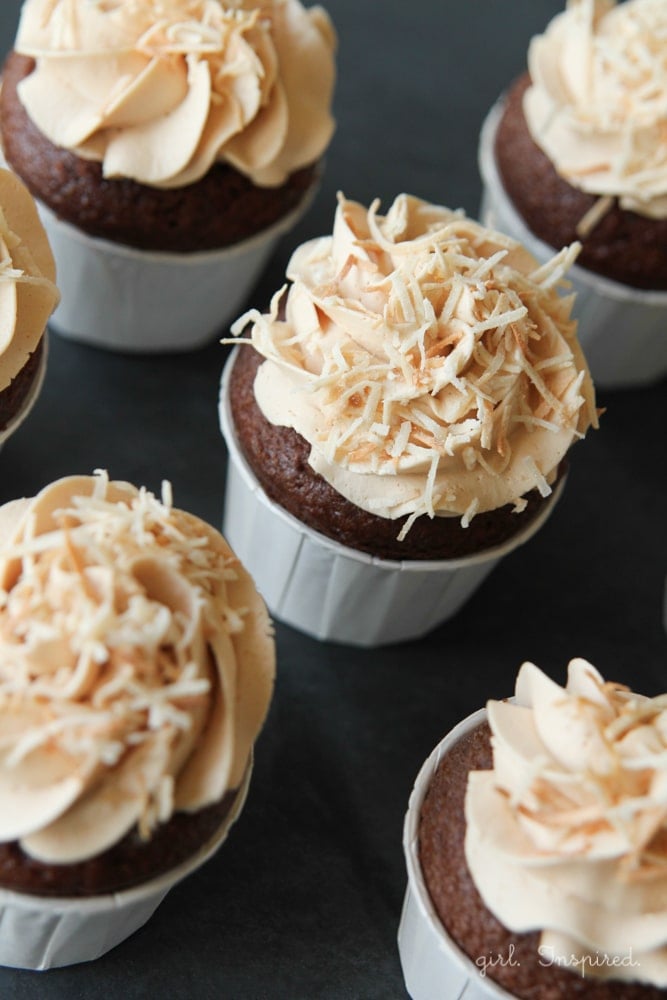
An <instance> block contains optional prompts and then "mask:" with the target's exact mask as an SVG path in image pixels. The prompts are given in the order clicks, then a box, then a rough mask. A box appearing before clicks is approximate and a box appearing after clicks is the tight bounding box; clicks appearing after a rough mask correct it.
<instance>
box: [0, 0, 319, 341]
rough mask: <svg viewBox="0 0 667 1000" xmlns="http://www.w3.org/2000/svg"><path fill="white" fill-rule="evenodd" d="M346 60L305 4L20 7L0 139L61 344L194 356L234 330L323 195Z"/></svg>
mask: <svg viewBox="0 0 667 1000" xmlns="http://www.w3.org/2000/svg"><path fill="white" fill-rule="evenodd" d="M334 48H335V37H334V31H333V28H332V25H331V23H330V21H329V18H328V16H327V15H326V14H325V12H324V11H323V10H322V8H320V7H312V8H309V9H305V8H304V7H303V6H302V5H301V3H300V2H299V0H266V2H263V3H260V2H255V0H234V2H230V3H223V2H221V0H169V2H167V3H165V2H159V0H150V2H147V3H141V4H138V3H133V2H128V0H121V2H118V3H111V4H98V3H89V2H87V0H74V2H70V0H56V2H53V0H25V3H24V4H23V8H22V14H21V20H20V23H19V27H18V33H17V37H16V42H15V47H14V51H13V52H11V53H10V55H9V57H8V59H7V61H6V64H5V67H4V72H3V87H2V96H1V101H0V127H1V131H2V142H3V146H4V153H5V157H6V159H7V161H8V163H9V165H10V166H11V167H12V168H13V169H14V170H15V171H16V173H18V174H19V176H21V177H22V178H23V180H24V181H25V183H26V184H27V185H28V187H29V188H30V190H31V191H32V193H33V194H34V196H35V197H36V198H37V199H38V201H39V204H40V206H41V208H42V211H43V215H44V219H45V222H46V225H47V228H48V230H49V233H50V234H51V233H52V234H53V235H52V242H53V245H54V252H55V254H56V259H57V261H58V267H59V278H60V281H61V290H62V297H63V302H62V305H61V307H60V309H59V310H58V312H57V314H56V316H55V319H54V322H55V326H56V328H57V329H58V330H59V331H60V332H62V333H65V334H69V335H71V336H73V337H76V338H78V339H85V340H88V341H90V342H92V343H95V344H100V345H102V346H106V347H111V348H114V347H115V348H119V349H125V350H137V351H147V350H179V349H181V350H182V349H186V348H190V347H193V346H197V345H198V344H201V343H204V342H205V341H206V340H207V339H209V338H210V337H211V336H212V334H213V333H214V332H215V331H216V330H218V329H219V328H220V327H221V326H222V325H223V324H224V323H225V322H226V320H227V319H228V318H231V317H233V316H234V315H235V314H236V312H237V311H238V308H239V306H240V304H241V303H242V302H243V300H244V298H245V296H246V295H247V293H248V291H249V288H250V287H251V285H252V282H253V281H254V280H255V279H256V277H257V275H258V273H259V270H260V269H261V267H262V266H263V264H264V262H265V261H266V259H267V258H268V255H269V254H270V252H271V250H272V248H273V246H274V245H275V242H276V240H277V238H278V237H279V236H280V235H281V234H282V233H283V232H285V231H286V230H287V229H288V228H289V227H290V226H292V225H293V224H294V222H295V221H296V219H297V217H298V216H299V214H300V213H301V212H302V211H304V210H305V208H306V206H307V204H308V201H309V198H310V196H311V194H312V193H313V191H314V186H315V184H316V182H317V180H318V172H319V169H320V162H321V158H322V154H323V153H324V151H325V149H326V147H327V145H328V143H329V141H330V139H331V135H332V132H333V121H332V118H331V111H330V105H331V98H332V91H333V83H334Z"/></svg>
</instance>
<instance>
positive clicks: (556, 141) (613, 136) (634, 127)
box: [524, 0, 667, 219]
mask: <svg viewBox="0 0 667 1000" xmlns="http://www.w3.org/2000/svg"><path fill="white" fill-rule="evenodd" d="M528 68H529V71H530V76H531V80H532V86H531V87H530V88H529V90H528V91H527V92H526V94H525V97H524V112H525V116H526V121H527V124H528V128H529V130H530V132H531V134H532V137H533V139H534V140H535V142H536V143H537V144H538V145H539V146H540V147H541V148H542V150H543V151H544V152H545V153H546V154H547V156H548V157H549V159H550V160H551V161H552V163H553V165H554V167H555V169H556V170H557V171H558V173H559V174H560V175H561V176H562V177H563V178H564V179H565V180H566V181H567V182H568V183H569V184H571V185H572V186H573V187H576V188H580V189H581V190H583V191H586V192H588V193H589V194H596V195H600V197H601V198H603V199H607V200H608V201H610V200H613V199H614V198H618V201H619V204H620V206H621V207H622V208H624V209H629V210H631V211H633V212H637V213H639V214H641V215H645V216H649V217H651V218H657V219H664V218H665V217H667V4H665V2H664V0H626V2H625V3H621V4H618V5H616V4H615V3H613V2H612V0H571V2H570V3H569V4H568V6H567V9H566V10H565V11H563V12H562V13H561V14H559V15H557V16H556V17H555V18H554V19H553V20H552V21H551V23H550V24H549V25H548V27H547V29H546V31H545V32H544V34H543V35H539V36H537V37H536V38H534V39H533V40H532V42H531V44H530V48H529V52H528Z"/></svg>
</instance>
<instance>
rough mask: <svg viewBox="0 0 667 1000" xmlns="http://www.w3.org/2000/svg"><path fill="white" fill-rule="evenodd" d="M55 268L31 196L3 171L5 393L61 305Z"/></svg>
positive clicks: (0, 354) (0, 255)
mask: <svg viewBox="0 0 667 1000" xmlns="http://www.w3.org/2000/svg"><path fill="white" fill-rule="evenodd" d="M55 279H56V268H55V264H54V260H53V254H52V253H51V248H50V246H49V241H48V239H47V236H46V233H45V232H44V227H43V226H42V224H41V222H40V220H39V216H38V214H37V209H36V207H35V203H34V201H33V199H32V196H31V195H30V193H29V192H28V190H27V188H26V187H25V186H24V185H23V184H22V183H21V181H19V179H18V178H17V177H16V176H15V175H14V174H13V173H11V172H10V171H9V170H0V390H2V389H6V388H7V386H8V385H9V384H10V382H11V381H12V379H13V378H14V377H15V376H16V375H18V373H19V372H20V370H21V369H22V368H23V366H24V365H25V363H26V361H27V360H28V358H29V356H30V355H31V354H32V353H33V351H34V350H35V348H36V347H37V345H38V343H39V341H40V339H41V337H42V335H43V333H44V328H45V327H46V323H47V320H48V318H49V316H50V315H51V313H52V312H53V310H54V309H55V307H56V305H57V304H58V298H59V295H58V289H57V288H56V286H55Z"/></svg>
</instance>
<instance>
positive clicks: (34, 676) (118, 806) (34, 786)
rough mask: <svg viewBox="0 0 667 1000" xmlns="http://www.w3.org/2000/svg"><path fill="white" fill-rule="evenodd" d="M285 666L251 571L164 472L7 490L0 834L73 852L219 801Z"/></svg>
mask: <svg viewBox="0 0 667 1000" xmlns="http://www.w3.org/2000/svg"><path fill="white" fill-rule="evenodd" d="M273 675H274V647H273V640H272V635H271V628H270V624H269V620H268V617H267V614H266V610H265V607H264V604H263V602H262V601H261V599H260V598H259V596H258V595H257V592H256V590H255V588H254V585H253V584H252V581H251V580H250V578H249V576H248V574H247V573H246V572H245V570H243V568H242V567H241V566H240V565H239V563H238V560H237V559H236V558H235V557H234V555H233V554H232V552H231V550H230V549H229V547H228V546H227V544H226V542H225V541H224V539H223V538H222V537H221V536H220V535H219V534H218V532H216V531H214V530H213V529H212V528H211V527H209V526H208V525H207V524H205V523H204V522H203V521H200V520H199V519H198V518H196V517H194V516H192V515H190V514H187V513H185V512H183V511H180V510H176V509H174V508H173V507H172V505H171V497H170V490H169V488H168V485H167V484H165V487H164V488H163V498H162V500H158V499H157V498H156V497H154V496H153V495H152V494H151V493H149V492H148V491H146V490H145V489H140V490H139V489H136V488H135V487H134V486H131V485H130V484H128V483H122V482H109V480H108V478H107V476H106V475H105V474H103V473H98V474H97V475H96V476H95V477H70V478H67V479H62V480H59V481H57V482H55V483H53V484H51V485H50V486H48V487H46V489H44V490H42V492H41V493H39V494H38V495H37V496H36V497H34V498H33V499H30V500H20V501H14V502H13V503H11V504H7V505H5V507H2V508H0V720H1V725H0V841H13V840H18V841H20V844H21V846H22V848H23V849H24V850H25V851H26V852H27V854H29V855H31V856H32V857H35V858H37V859H39V860H41V861H44V862H48V863H56V864H63V863H72V862H76V861H81V860H85V859H86V858H89V857H93V856H95V855H97V854H99V853H101V852H102V851H104V850H106V849H107V848H108V847H110V846H112V845H113V844H114V843H116V842H117V841H118V840H120V839H121V838H122V837H123V836H124V835H125V834H126V833H127V832H128V831H129V830H131V829H132V828H133V827H135V826H137V827H138V829H139V831H140V833H141V834H142V836H144V837H145V838H148V837H149V836H150V833H151V831H152V829H153V828H154V827H155V826H156V825H157V824H159V823H162V822H164V821H166V820H167V819H168V818H169V817H170V816H171V814H172V812H174V811H175V810H185V811H189V812H193V811H196V810H198V809H201V808H203V807H205V806H207V805H209V804H212V803H214V802H217V801H219V800H220V799H221V798H222V796H223V795H224V793H225V792H226V791H228V790H232V789H235V788H237V787H238V786H239V784H240V782H241V779H242V777H243V774H244V771H245V769H246V767H247V766H248V762H249V757H250V753H251V749H252V744H253V741H254V739H255V737H256V736H257V733H258V731H259V729H260V728H261V725H262V723H263V720H264V717H265V714H266V711H267V708H268V704H269V700H270V697H271V691H272V684H273Z"/></svg>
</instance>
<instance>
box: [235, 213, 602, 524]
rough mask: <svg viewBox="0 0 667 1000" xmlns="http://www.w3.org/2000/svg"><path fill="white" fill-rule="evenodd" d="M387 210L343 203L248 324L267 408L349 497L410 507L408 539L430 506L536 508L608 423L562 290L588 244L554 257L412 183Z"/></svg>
mask: <svg viewBox="0 0 667 1000" xmlns="http://www.w3.org/2000/svg"><path fill="white" fill-rule="evenodd" d="M378 208H379V205H378V203H377V202H375V203H374V204H373V205H372V206H371V207H370V209H369V210H368V211H367V210H366V209H365V208H363V207H362V206H361V205H359V204H357V203H355V202H351V201H348V200H346V199H345V198H344V197H342V196H340V197H339V204H338V209H337V212H336V218H335V223H334V229H333V235H332V236H330V237H325V238H322V239H317V240H313V241H310V242H308V243H306V244H304V245H303V246H301V247H300V248H299V249H297V251H296V252H295V253H294V255H293V256H292V259H291V261H290V262H289V265H288V269H287V277H288V278H289V279H290V280H291V285H290V287H289V288H288V289H282V290H281V291H280V292H278V293H277V294H276V295H275V296H274V299H273V301H272V304H271V309H270V312H269V313H268V314H265V315H262V314H260V313H258V312H257V311H251V312H250V313H247V314H246V315H245V316H243V317H241V319H240V320H238V321H237V323H236V324H235V325H234V327H233V332H234V333H235V334H239V333H241V332H242V330H243V329H244V328H245V327H246V325H247V324H248V323H251V324H252V328H251V342H252V344H253V345H254V347H255V348H256V349H257V351H259V353H260V354H262V355H263V356H264V358H265V359H266V360H265V361H264V363H263V364H262V365H261V367H260V369H259V372H258V374H257V377H256V379H255V395H256V398H257V402H258V405H259V407H260V409H261V410H262V412H263V414H264V416H265V417H266V418H267V419H268V420H269V421H270V422H271V423H273V424H275V425H279V426H286V427H292V428H294V429H295V430H296V431H297V432H298V433H299V434H300V435H302V437H304V438H305V439H306V440H307V441H308V443H309V444H310V446H311V450H310V456H309V462H310V465H311V466H312V468H313V469H314V470H315V471H316V472H318V473H320V474H321V475H322V476H323V477H324V478H325V479H326V480H327V481H328V482H329V483H330V484H331V485H332V486H333V487H334V489H336V490H337V491H338V492H339V493H340V494H342V495H343V496H344V497H346V498H347V499H348V500H350V501H351V502H353V503H354V504H356V505H357V506H358V507H361V508H362V509H364V510H366V511H369V512H370V513H373V514H377V515H379V516H382V517H387V518H398V517H403V516H405V515H408V518H407V520H406V522H405V525H404V527H403V529H402V532H401V534H402V536H404V534H405V533H406V532H407V531H408V530H409V529H410V526H411V524H412V522H413V520H414V518H416V517H418V516H420V515H423V514H427V515H429V516H434V515H450V516H459V517H461V519H462V523H463V525H464V526H465V525H467V524H468V523H469V522H470V519H471V518H472V517H474V515H475V514H476V513H478V512H482V511H488V510H495V509H496V508H498V507H501V506H503V505H505V504H508V503H511V504H513V505H514V506H515V509H516V510H517V511H521V510H523V509H524V507H525V500H524V499H523V498H524V495H525V494H526V493H528V492H530V491H531V490H534V489H538V490H539V491H540V493H541V494H542V496H548V495H549V493H550V492H551V484H552V482H553V480H554V478H555V476H556V475H557V469H558V466H559V464H560V462H561V460H562V459H563V457H564V455H565V453H566V452H567V450H568V448H569V447H570V445H571V444H572V443H573V441H575V440H577V439H578V438H581V437H582V436H583V434H584V433H585V431H586V429H587V428H588V426H589V425H590V424H595V423H596V420H597V417H596V411H595V404H594V392H593V387H592V383H591V379H590V376H589V373H588V369H587V366H586V362H585V360H584V357H583V355H582V352H581V349H580V347H579V344H578V341H577V337H576V324H575V322H574V321H573V320H572V319H571V318H570V311H571V306H572V297H565V296H562V295H561V294H559V287H558V286H559V284H560V282H561V279H562V277H563V274H564V273H565V271H566V269H567V267H568V266H569V264H570V263H571V261H572V260H574V258H575V256H576V253H577V249H578V245H574V246H572V247H569V248H566V249H564V250H563V251H562V252H560V253H559V254H557V255H556V256H555V257H554V258H553V260H551V261H549V262H548V263H547V264H545V265H543V266H541V267H540V266H538V264H537V262H536V261H535V260H534V258H533V257H532V256H531V255H530V254H528V253H527V252H526V251H525V250H524V249H523V248H522V247H521V246H520V245H519V244H518V243H516V242H515V241H514V240H512V239H510V238H509V237H506V236H503V235H501V234H500V233H495V232H492V231H490V230H488V229H485V228H484V227H482V226H481V225H479V224H478V223H476V222H473V221H472V220H471V219H468V218H466V217H465V216H464V215H463V214H462V213H460V212H453V211H450V210H449V209H447V208H443V207H441V206H438V205H431V204H428V203H426V202H424V201H420V200H419V199H418V198H415V197H412V196H410V195H406V194H402V195H399V196H398V197H397V198H396V200H395V201H394V203H393V205H392V206H391V208H390V209H389V211H388V213H387V214H386V216H384V217H383V216H380V215H379V214H378ZM283 310H284V315H283Z"/></svg>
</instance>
